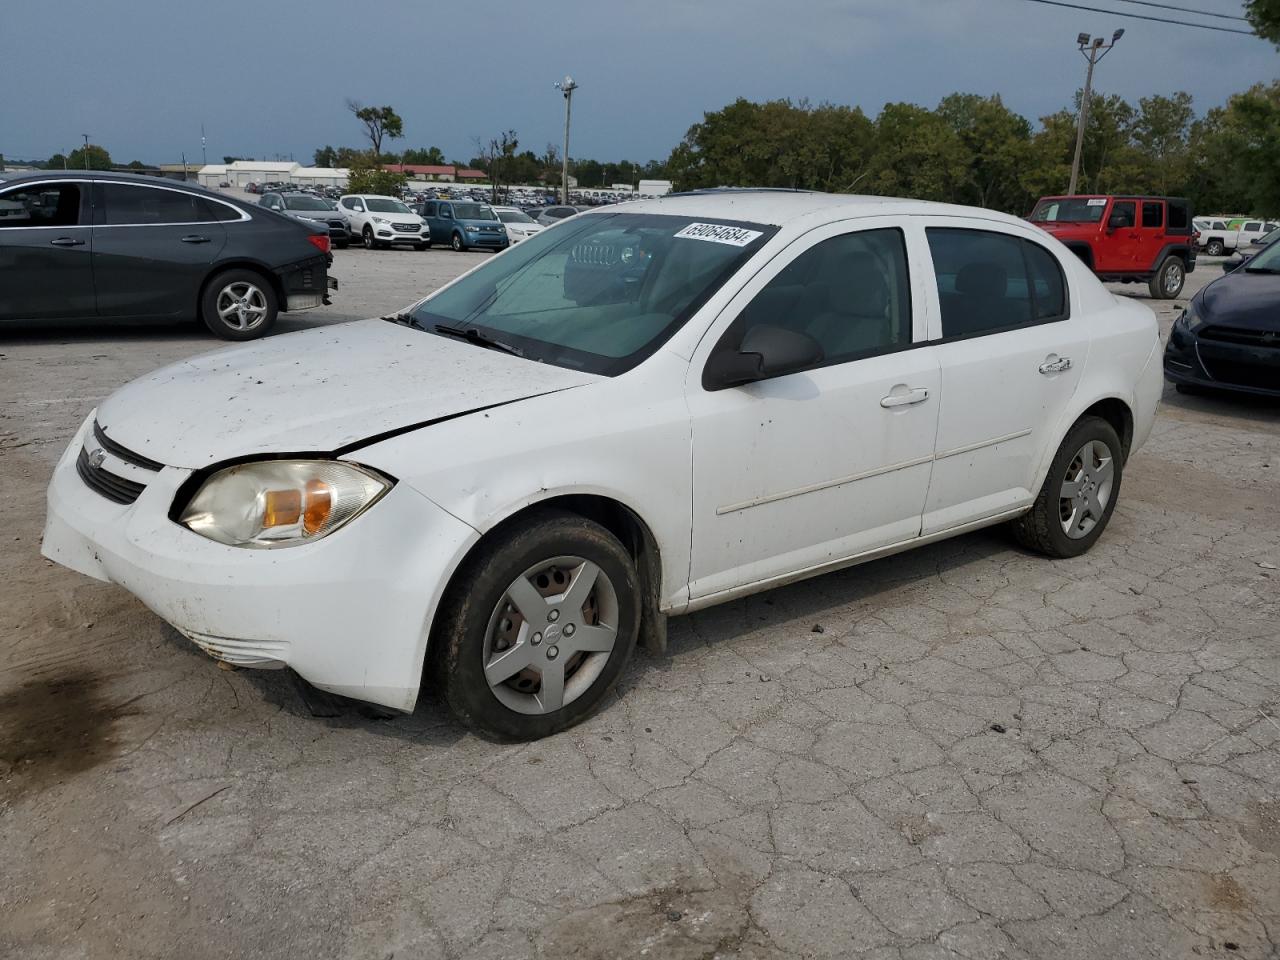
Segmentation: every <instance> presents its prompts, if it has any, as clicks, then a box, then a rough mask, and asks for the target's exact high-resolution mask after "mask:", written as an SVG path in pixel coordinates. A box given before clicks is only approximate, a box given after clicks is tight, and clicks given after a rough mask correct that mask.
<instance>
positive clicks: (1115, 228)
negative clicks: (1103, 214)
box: [1094, 200, 1138, 273]
mask: <svg viewBox="0 0 1280 960" xmlns="http://www.w3.org/2000/svg"><path fill="white" fill-rule="evenodd" d="M1137 224H1138V202H1137V201H1136V200H1114V201H1112V203H1111V210H1110V211H1109V213H1108V214H1107V222H1106V225H1105V228H1104V229H1105V235H1104V237H1103V241H1102V243H1100V244H1098V250H1097V254H1096V259H1095V261H1094V269H1095V270H1097V271H1098V273H1131V272H1132V271H1134V270H1136V269H1137V267H1136V266H1134V265H1135V264H1136V263H1137V260H1138V258H1137V241H1138V229H1137Z"/></svg>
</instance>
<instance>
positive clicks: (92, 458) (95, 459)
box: [89, 447, 107, 470]
mask: <svg viewBox="0 0 1280 960" xmlns="http://www.w3.org/2000/svg"><path fill="white" fill-rule="evenodd" d="M106 459H107V451H105V450H103V449H102V448H101V447H98V449H96V450H94V451H93V452H92V453H90V454H89V466H91V467H93V468H94V469H95V470H96V469H98V468H99V467H100V466H102V464H103V462H104V461H105V460H106Z"/></svg>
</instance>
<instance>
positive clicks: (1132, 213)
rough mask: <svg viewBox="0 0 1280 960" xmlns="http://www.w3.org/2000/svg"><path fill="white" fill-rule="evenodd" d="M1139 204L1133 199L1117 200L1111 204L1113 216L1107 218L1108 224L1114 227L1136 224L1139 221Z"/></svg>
mask: <svg viewBox="0 0 1280 960" xmlns="http://www.w3.org/2000/svg"><path fill="white" fill-rule="evenodd" d="M1137 206H1138V205H1137V204H1136V203H1134V202H1133V201H1132V200H1117V201H1116V202H1115V203H1113V204H1112V205H1111V216H1110V217H1109V218H1108V220H1107V224H1108V226H1110V227H1112V228H1114V229H1124V228H1125V227H1132V226H1134V225H1135V224H1136V223H1137V222H1138V220H1137V215H1138V210H1137Z"/></svg>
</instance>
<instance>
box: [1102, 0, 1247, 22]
mask: <svg viewBox="0 0 1280 960" xmlns="http://www.w3.org/2000/svg"><path fill="white" fill-rule="evenodd" d="M1121 3H1136V4H1138V5H1139V6H1143V7H1160V8H1161V9H1162V10H1177V11H1178V12H1179V13H1194V14H1195V15H1196V16H1197V17H1217V18H1218V19H1219V20H1239V21H1241V22H1242V23H1248V22H1249V18H1248V17H1241V16H1237V15H1236V14H1234V13H1214V12H1213V11H1212V10H1196V9H1193V8H1192V7H1175V6H1174V5H1173V4H1171V3H1155V2H1154V0H1121ZM1122 16H1123V14H1122Z"/></svg>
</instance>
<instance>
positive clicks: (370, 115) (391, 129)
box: [347, 100, 404, 162]
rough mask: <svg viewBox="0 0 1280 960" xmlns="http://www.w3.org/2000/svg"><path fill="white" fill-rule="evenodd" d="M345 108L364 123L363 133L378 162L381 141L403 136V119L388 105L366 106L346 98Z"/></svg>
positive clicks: (380, 153) (380, 152) (379, 160)
mask: <svg viewBox="0 0 1280 960" xmlns="http://www.w3.org/2000/svg"><path fill="white" fill-rule="evenodd" d="M347 109H348V110H350V111H351V113H352V115H353V116H354V117H355V118H356V119H357V120H359V121H360V122H361V123H362V124H364V135H365V136H366V137H368V138H369V145H370V147H371V148H372V149H371V152H372V154H373V155H374V157H377V158H379V159H378V162H381V157H382V141H383V140H384V139H390V140H399V139H400V138H401V137H403V136H404V121H402V120H401V119H400V115H399V114H398V113H396V112H395V111H394V110H392V109H391V108H390V107H366V106H364V105H363V104H361V103H360V101H359V100H348V101H347Z"/></svg>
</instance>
